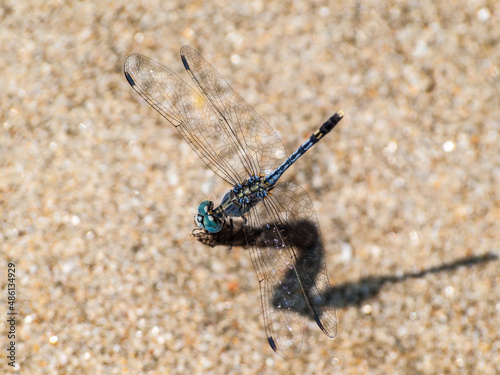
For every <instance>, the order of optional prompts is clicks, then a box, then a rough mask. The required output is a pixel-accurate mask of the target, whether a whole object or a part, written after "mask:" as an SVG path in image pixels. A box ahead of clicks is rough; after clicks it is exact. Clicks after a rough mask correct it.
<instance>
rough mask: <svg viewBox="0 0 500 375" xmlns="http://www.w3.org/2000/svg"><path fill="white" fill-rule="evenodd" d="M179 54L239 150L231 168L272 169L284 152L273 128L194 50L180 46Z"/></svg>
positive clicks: (280, 161) (279, 161) (257, 171)
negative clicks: (239, 162) (234, 164)
mask: <svg viewBox="0 0 500 375" xmlns="http://www.w3.org/2000/svg"><path fill="white" fill-rule="evenodd" d="M181 58H182V60H183V62H184V66H185V68H186V69H187V71H188V72H189V73H190V74H191V77H192V78H193V80H194V81H195V82H196V84H197V85H198V87H199V88H200V90H201V91H202V93H203V95H204V96H205V99H207V101H209V102H210V103H211V104H212V106H213V107H214V108H215V109H216V111H217V112H218V113H219V114H220V116H221V121H222V122H224V123H225V126H226V129H228V132H227V135H228V136H229V137H230V138H231V140H232V142H233V143H234V144H235V145H238V146H239V147H236V148H235V151H238V152H242V157H241V159H242V163H241V164H242V165H241V166H235V169H237V170H238V171H240V170H241V167H244V169H245V173H247V171H248V170H249V171H251V173H252V174H256V175H258V174H259V173H260V172H263V173H265V174H267V173H269V172H271V171H273V170H275V169H276V168H277V167H278V166H279V165H280V164H281V163H282V162H283V161H284V160H285V159H286V156H287V155H286V150H285V147H284V146H283V143H282V142H281V140H280V139H279V137H278V135H277V134H276V133H275V132H274V130H273V129H272V128H271V127H270V126H269V125H268V124H267V122H266V121H265V120H264V119H263V118H262V117H260V116H259V115H258V114H257V113H256V112H255V111H254V109H253V108H252V107H251V106H250V105H249V104H248V103H247V102H246V101H245V100H244V99H243V98H242V97H241V96H239V95H238V94H237V93H236V92H235V91H234V90H233V89H232V88H231V86H230V85H229V84H228V83H227V82H226V80H225V79H224V78H223V77H222V76H221V75H220V74H219V73H218V72H217V70H215V68H214V67H213V66H212V65H210V63H209V62H208V61H206V60H205V59H204V58H203V57H202V56H201V55H200V54H199V53H198V52H197V51H196V50H194V49H193V48H191V47H189V46H183V47H182V48H181ZM245 178H248V174H247V175H246V176H245Z"/></svg>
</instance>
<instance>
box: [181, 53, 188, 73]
mask: <svg viewBox="0 0 500 375" xmlns="http://www.w3.org/2000/svg"><path fill="white" fill-rule="evenodd" d="M181 60H182V63H183V64H184V68H186V70H189V64H188V62H187V61H186V59H185V58H184V56H183V55H181Z"/></svg>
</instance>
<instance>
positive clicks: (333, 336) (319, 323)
mask: <svg viewBox="0 0 500 375" xmlns="http://www.w3.org/2000/svg"><path fill="white" fill-rule="evenodd" d="M314 320H315V321H316V324H317V325H318V327H319V328H320V329H321V330H322V331H323V333H324V334H325V335H327V336H328V337H329V338H331V339H334V338H335V336H337V329H336V328H335V330H334V332H333V333H330V332H328V331H327V330H326V328H325V326H324V325H323V324H322V323H321V322H320V320H319V316H318V315H316V314H314Z"/></svg>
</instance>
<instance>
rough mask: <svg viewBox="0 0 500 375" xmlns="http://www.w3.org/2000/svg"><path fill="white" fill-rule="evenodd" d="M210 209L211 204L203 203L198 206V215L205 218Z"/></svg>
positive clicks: (208, 202)
mask: <svg viewBox="0 0 500 375" xmlns="http://www.w3.org/2000/svg"><path fill="white" fill-rule="evenodd" d="M212 207H213V202H211V201H203V202H201V203H200V205H199V206H198V214H199V215H201V216H205V215H206V214H208V211H209V210H211V209H212Z"/></svg>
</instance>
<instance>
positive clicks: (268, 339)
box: [267, 336, 278, 353]
mask: <svg viewBox="0 0 500 375" xmlns="http://www.w3.org/2000/svg"><path fill="white" fill-rule="evenodd" d="M267 341H269V345H271V348H273V350H274V351H275V352H276V353H278V348H277V347H276V343H275V342H274V339H273V338H272V337H271V336H269V337H268V338H267Z"/></svg>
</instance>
